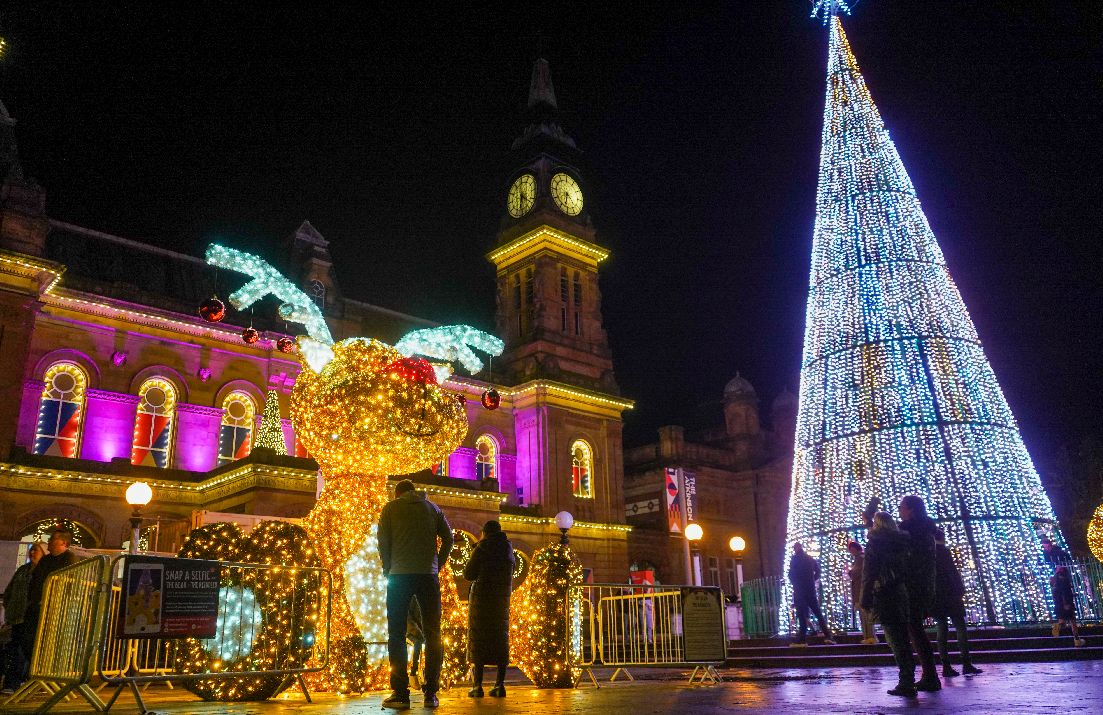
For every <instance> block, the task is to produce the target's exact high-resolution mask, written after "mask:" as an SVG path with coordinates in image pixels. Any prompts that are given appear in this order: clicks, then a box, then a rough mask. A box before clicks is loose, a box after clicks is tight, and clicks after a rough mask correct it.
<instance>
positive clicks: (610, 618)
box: [567, 584, 727, 687]
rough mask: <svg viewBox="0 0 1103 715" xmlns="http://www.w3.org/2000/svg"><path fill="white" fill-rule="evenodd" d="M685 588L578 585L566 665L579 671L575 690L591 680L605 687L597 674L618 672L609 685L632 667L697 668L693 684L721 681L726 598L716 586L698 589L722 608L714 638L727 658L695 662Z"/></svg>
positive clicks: (572, 592) (570, 608) (571, 594)
mask: <svg viewBox="0 0 1103 715" xmlns="http://www.w3.org/2000/svg"><path fill="white" fill-rule="evenodd" d="M684 588H687V587H683V586H648V585H621V584H575V585H572V586H571V587H570V589H569V591H568V597H567V634H568V648H567V665H568V666H570V667H571V668H577V669H578V670H579V674H578V676H577V677H576V678H575V683H574V684H575V687H577V686H578V684H579V683H580V682H581V681H582V678H583V677H585V676H588V677H589V678H590V680H591V682H593V684H594V685H595V686H598V687H600V685H598V682H597V678H596V677H594V673H593V669H594V668H597V667H602V668H610V667H611V668H614V671H613V675H612V676H611V677H610V678H609V680H610V682H612V681H614V680H616V679H617V677H618V676H619V675H620V674H621V673H624V675H626V676H627V677H628V679H629V680H634V679H635V678H633V677H632V673H631V672H630V671H629V668H630V667H632V668H638V667H668V668H678V667H687V668H688V667H692V668H693V672H692V673H691V674H690V677H689V682H691V683H692V682H694V681H696V680H697V678H698V676H700V678H701V682H705V681H710V682H714V683H716V682H720V680H721V678H720V675H719V674H718V673H717V672H716V670H715V668H716V666H718V665H720V664H722V663H723V662H724V657H725V655H726V649H727V631H726V624H725V622H724V598H723V593H722V592H721V591H720V589H719V588H716V587H702V588H696V587H695V590H706V591H710V592H715V594H716V597H717V604H718V617H717V620H716V624H715V627H716V634H715V638H717V639H719V641H720V642H721V643H722V646H720V647H721V648H722V652H723V654H720V653H717V655H718V656H719V657H715V658H711V659H703V660H697V659H694V658H693V657H691V656H692V653H690V649H688V648H687V642H686V630H687V629H686V627H685V626H686V624H685V620H684V615H685V614H684V613H683V589H684Z"/></svg>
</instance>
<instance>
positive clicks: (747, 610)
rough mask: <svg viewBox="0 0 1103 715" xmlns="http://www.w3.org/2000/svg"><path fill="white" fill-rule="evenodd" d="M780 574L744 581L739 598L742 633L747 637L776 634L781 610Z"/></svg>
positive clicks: (764, 636)
mask: <svg viewBox="0 0 1103 715" xmlns="http://www.w3.org/2000/svg"><path fill="white" fill-rule="evenodd" d="M781 592H782V582H781V577H780V576H767V577H766V578H756V579H753V580H751V581H744V582H743V586H742V587H741V588H740V592H739V599H740V602H741V603H742V605H743V634H744V635H745V636H746V637H748V638H772V637H773V636H776V635H777V634H778V631H779V630H780V623H779V621H778V614H779V613H780V612H781V610H780V609H781Z"/></svg>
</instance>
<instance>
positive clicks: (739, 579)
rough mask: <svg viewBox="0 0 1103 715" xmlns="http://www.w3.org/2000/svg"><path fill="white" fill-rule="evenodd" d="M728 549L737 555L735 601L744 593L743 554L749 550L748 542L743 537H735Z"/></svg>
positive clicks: (729, 543)
mask: <svg viewBox="0 0 1103 715" xmlns="http://www.w3.org/2000/svg"><path fill="white" fill-rule="evenodd" d="M728 548H729V549H731V550H732V553H733V554H735V594H734V595H735V600H737V601H738V600H740V599H741V597H742V592H743V552H744V551H746V550H747V540H746V539H744V538H743V537H742V536H733V537H732V538H731V539H730V540H729V541H728Z"/></svg>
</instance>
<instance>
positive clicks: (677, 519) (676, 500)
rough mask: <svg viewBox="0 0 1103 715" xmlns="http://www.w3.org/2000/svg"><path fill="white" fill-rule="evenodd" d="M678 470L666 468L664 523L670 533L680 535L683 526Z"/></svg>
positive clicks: (680, 484) (680, 482)
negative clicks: (665, 522)
mask: <svg viewBox="0 0 1103 715" xmlns="http://www.w3.org/2000/svg"><path fill="white" fill-rule="evenodd" d="M678 472H679V470H678V469H675V468H674V467H667V468H666V488H665V489H664V490H663V492H664V493H665V494H666V521H667V524H668V526H669V528H670V533H672V534H681V533H682V529H683V528H685V524H684V523H683V521H682V494H681V492H682V480H681V475H679V474H678Z"/></svg>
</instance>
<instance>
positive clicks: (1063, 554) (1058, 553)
mask: <svg viewBox="0 0 1103 715" xmlns="http://www.w3.org/2000/svg"><path fill="white" fill-rule="evenodd" d="M1042 558H1044V559H1045V561H1046V563H1047V564H1049V565H1050V566H1067V565H1069V564H1070V563H1072V557H1071V556H1069V552H1067V551H1065V550H1064V549H1062V548H1061V547H1060V546H1058V545H1057V544H1055V543H1053V542H1052V541H1050V540H1049V539H1048V538H1045V537H1043V538H1042Z"/></svg>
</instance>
